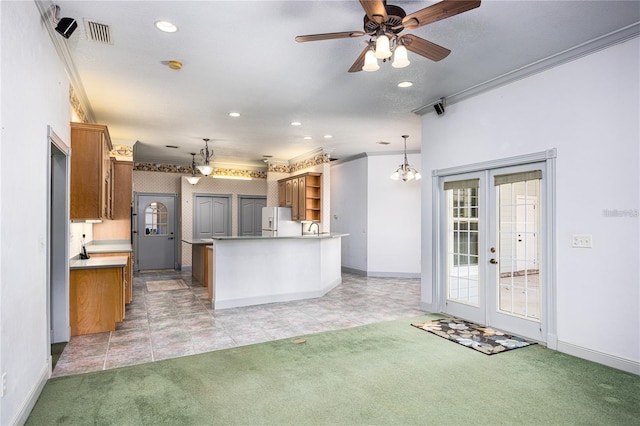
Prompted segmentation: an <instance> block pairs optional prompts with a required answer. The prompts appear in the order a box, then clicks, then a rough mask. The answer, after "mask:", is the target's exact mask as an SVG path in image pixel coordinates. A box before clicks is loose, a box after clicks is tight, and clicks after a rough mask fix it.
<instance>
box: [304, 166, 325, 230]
mask: <svg viewBox="0 0 640 426" xmlns="http://www.w3.org/2000/svg"><path fill="white" fill-rule="evenodd" d="M302 179H304V188H303V187H301V186H300V184H299V189H300V193H301V194H300V195H301V200H302V201H301V203H302V202H303V205H302V206H301V207H300V212H299V217H300V220H312V221H314V222H320V221H321V220H322V173H306V174H305V175H304V176H303V177H302ZM303 192H304V194H302V193H303Z"/></svg>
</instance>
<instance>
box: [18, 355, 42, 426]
mask: <svg viewBox="0 0 640 426" xmlns="http://www.w3.org/2000/svg"><path fill="white" fill-rule="evenodd" d="M50 376H51V357H49V359H48V361H47V363H45V365H44V367H43V368H42V370H40V376H39V378H38V380H37V381H36V383H35V385H34V386H33V388H32V389H31V392H29V395H28V396H27V398H26V399H25V400H24V402H23V403H22V405H21V407H20V409H19V410H18V411H17V412H16V415H15V416H14V418H13V419H12V420H11V421H10V422H9V424H11V425H23V424H25V423H26V422H27V419H28V418H29V414H31V410H33V407H35V405H36V402H38V398H39V397H40V394H41V393H42V389H44V385H45V384H47V380H48V379H49V377H50Z"/></svg>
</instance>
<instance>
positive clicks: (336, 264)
mask: <svg viewBox="0 0 640 426" xmlns="http://www.w3.org/2000/svg"><path fill="white" fill-rule="evenodd" d="M347 235H348V234H338V233H327V234H319V235H317V234H316V235H304V236H291V237H261V236H256V237H216V238H212V239H211V240H210V242H209V245H207V246H206V247H207V250H208V256H207V257H208V260H209V261H208V262H207V263H208V274H209V277H208V282H209V297H210V299H211V306H212V308H214V309H225V308H235V307H240V306H251V305H259V304H264V303H274V302H285V301H291V300H301V299H310V298H315V297H321V296H323V295H325V294H326V293H327V292H329V291H330V290H331V289H333V288H335V287H336V286H338V285H339V284H340V283H342V274H341V238H342V237H346V236H347Z"/></svg>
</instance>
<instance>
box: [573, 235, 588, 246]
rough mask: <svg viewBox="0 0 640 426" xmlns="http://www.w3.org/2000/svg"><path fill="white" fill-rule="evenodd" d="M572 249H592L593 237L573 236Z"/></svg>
mask: <svg viewBox="0 0 640 426" xmlns="http://www.w3.org/2000/svg"><path fill="white" fill-rule="evenodd" d="M571 247H576V248H591V247H593V245H592V241H591V235H588V234H573V235H572V236H571Z"/></svg>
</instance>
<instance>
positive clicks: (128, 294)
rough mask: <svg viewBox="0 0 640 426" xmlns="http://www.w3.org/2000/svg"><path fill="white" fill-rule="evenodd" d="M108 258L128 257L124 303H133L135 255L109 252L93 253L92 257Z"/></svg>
mask: <svg viewBox="0 0 640 426" xmlns="http://www.w3.org/2000/svg"><path fill="white" fill-rule="evenodd" d="M108 256H126V257H127V266H125V268H124V275H123V285H124V303H125V304H129V303H131V302H132V301H133V253H132V252H108V253H91V257H108Z"/></svg>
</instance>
